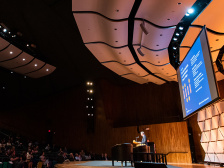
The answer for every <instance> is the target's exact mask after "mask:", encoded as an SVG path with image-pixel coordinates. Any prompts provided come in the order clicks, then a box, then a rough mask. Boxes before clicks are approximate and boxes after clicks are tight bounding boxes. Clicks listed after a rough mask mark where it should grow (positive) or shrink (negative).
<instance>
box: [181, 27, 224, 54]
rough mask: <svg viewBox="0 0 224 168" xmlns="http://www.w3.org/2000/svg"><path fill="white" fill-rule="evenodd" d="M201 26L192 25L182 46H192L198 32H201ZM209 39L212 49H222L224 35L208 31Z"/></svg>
mask: <svg viewBox="0 0 224 168" xmlns="http://www.w3.org/2000/svg"><path fill="white" fill-rule="evenodd" d="M200 31H201V28H197V27H190V28H189V30H188V32H187V34H186V36H185V38H184V40H183V42H182V44H181V46H190V47H191V46H192V44H193V43H194V41H195V39H196V38H197V36H198V34H199V33H200ZM207 35H208V41H209V45H210V48H211V50H217V49H220V48H221V47H222V46H223V44H224V35H218V34H214V33H211V32H209V31H207Z"/></svg>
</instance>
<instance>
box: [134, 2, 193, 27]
mask: <svg viewBox="0 0 224 168" xmlns="http://www.w3.org/2000/svg"><path fill="white" fill-rule="evenodd" d="M195 1H196V0H188V1H184V0H170V1H164V0H150V1H149V0H142V3H141V5H140V7H139V10H138V12H137V14H136V17H137V18H144V19H146V20H148V21H150V22H152V23H154V24H157V25H160V26H172V25H177V24H178V23H179V22H180V20H181V19H182V18H183V17H184V15H185V14H186V12H187V9H188V8H190V7H191V6H192V5H193V4H194V3H195Z"/></svg>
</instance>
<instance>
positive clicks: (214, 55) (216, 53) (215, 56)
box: [211, 50, 224, 62]
mask: <svg viewBox="0 0 224 168" xmlns="http://www.w3.org/2000/svg"><path fill="white" fill-rule="evenodd" d="M219 51H220V50H217V51H213V52H211V55H212V61H213V62H215V61H216V59H217V57H218V54H219ZM223 59H224V57H223Z"/></svg>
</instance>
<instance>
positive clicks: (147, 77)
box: [143, 75, 166, 85]
mask: <svg viewBox="0 0 224 168" xmlns="http://www.w3.org/2000/svg"><path fill="white" fill-rule="evenodd" d="M143 78H144V79H146V80H147V81H148V82H152V83H155V84H157V85H162V84H164V83H166V82H165V81H163V80H160V79H159V78H156V77H155V76H152V75H147V76H145V77H143Z"/></svg>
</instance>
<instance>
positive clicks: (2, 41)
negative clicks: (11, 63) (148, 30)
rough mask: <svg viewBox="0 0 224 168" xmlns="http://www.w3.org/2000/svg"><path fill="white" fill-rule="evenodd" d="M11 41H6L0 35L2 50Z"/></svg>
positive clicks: (0, 48) (0, 47)
mask: <svg viewBox="0 0 224 168" xmlns="http://www.w3.org/2000/svg"><path fill="white" fill-rule="evenodd" d="M9 44H10V43H9V42H8V41H6V40H5V39H3V38H1V37H0V50H3V49H4V48H5V47H7V46H8V45H9Z"/></svg>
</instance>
